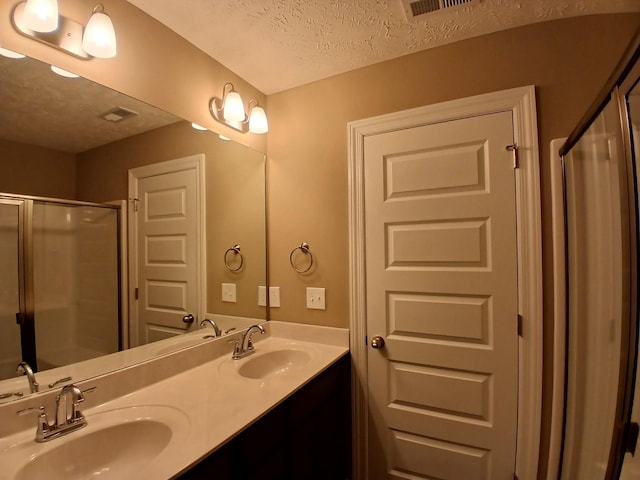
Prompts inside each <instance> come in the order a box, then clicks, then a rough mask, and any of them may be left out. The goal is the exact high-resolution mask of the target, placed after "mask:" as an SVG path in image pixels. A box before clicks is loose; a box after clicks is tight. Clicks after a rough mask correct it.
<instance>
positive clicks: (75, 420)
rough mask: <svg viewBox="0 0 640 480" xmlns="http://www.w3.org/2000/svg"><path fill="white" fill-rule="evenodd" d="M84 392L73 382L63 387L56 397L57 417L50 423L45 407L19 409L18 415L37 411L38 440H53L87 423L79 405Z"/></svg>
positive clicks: (90, 389) (82, 399) (88, 390)
mask: <svg viewBox="0 0 640 480" xmlns="http://www.w3.org/2000/svg"><path fill="white" fill-rule="evenodd" d="M94 389H95V387H93V388H89V389H87V390H85V391H84V392H90V391H93V390H94ZM84 392H83V391H82V390H80V389H79V388H78V387H76V386H75V385H73V384H69V385H65V386H64V387H62V390H61V391H60V395H58V396H57V397H56V419H55V421H53V422H52V423H49V419H48V418H47V414H46V412H45V409H44V407H36V408H33V407H32V408H25V409H24V410H18V415H27V414H29V413H34V412H35V413H37V414H38V427H37V429H36V442H47V441H49V440H53V439H54V438H58V437H61V436H62V435H66V434H68V433H71V432H74V431H76V430H79V429H80V428H82V427H85V426H86V425H87V420H86V418H84V415H83V414H82V413H81V412H80V410H78V405H79V404H80V403H82V402H83V401H84Z"/></svg>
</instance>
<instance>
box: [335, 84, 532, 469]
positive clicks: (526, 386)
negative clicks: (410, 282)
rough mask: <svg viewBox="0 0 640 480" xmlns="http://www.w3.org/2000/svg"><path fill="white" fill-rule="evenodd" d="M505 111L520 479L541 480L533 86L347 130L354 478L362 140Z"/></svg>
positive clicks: (361, 377)
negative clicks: (511, 166) (517, 324)
mask: <svg viewBox="0 0 640 480" xmlns="http://www.w3.org/2000/svg"><path fill="white" fill-rule="evenodd" d="M504 111H510V112H512V115H513V125H514V142H515V144H516V145H517V156H518V163H519V167H518V168H517V169H515V182H516V215H517V249H518V313H519V315H520V316H521V317H522V335H521V336H520V338H519V348H518V363H519V365H518V433H517V450H516V475H517V476H518V477H519V478H536V477H537V472H538V457H539V448H540V446H539V443H540V420H541V410H542V320H543V311H542V220H541V202H540V167H539V163H540V162H539V154H538V131H537V115H536V100H535V87H534V86H526V87H518V88H513V89H509V90H503V91H499V92H494V93H487V94H483V95H477V96H473V97H468V98H463V99H458V100H452V101H447V102H442V103H437V104H434V105H428V106H424V107H418V108H413V109H410V110H404V111H401V112H395V113H390V114H386V115H380V116H377V117H372V118H367V119H364V120H358V121H354V122H350V123H348V125H347V130H348V136H349V177H348V178H349V254H350V255H349V291H350V323H349V327H350V331H351V335H350V349H351V357H352V362H353V376H352V409H353V420H352V422H353V424H352V435H353V437H352V438H353V478H354V480H358V479H366V478H369V476H368V471H367V470H368V458H367V451H368V445H367V444H368V436H367V435H368V407H369V401H368V393H367V392H368V385H367V345H366V338H367V323H366V272H365V267H366V264H365V244H366V242H365V228H364V226H365V223H364V219H365V210H364V209H365V204H364V139H365V137H367V136H370V135H378V134H382V133H387V132H391V131H395V130H400V129H406V128H413V127H418V126H422V125H428V124H432V123H438V122H444V121H451V120H456V119H461V118H465V117H470V116H477V115H485V114H490V113H496V112H504ZM514 321H516V320H515V319H514Z"/></svg>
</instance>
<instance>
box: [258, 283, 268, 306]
mask: <svg viewBox="0 0 640 480" xmlns="http://www.w3.org/2000/svg"><path fill="white" fill-rule="evenodd" d="M258 306H260V307H266V306H267V287H263V286H262V285H259V286H258Z"/></svg>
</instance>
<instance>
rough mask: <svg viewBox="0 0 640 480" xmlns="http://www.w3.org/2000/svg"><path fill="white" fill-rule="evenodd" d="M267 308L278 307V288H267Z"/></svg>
mask: <svg viewBox="0 0 640 480" xmlns="http://www.w3.org/2000/svg"><path fill="white" fill-rule="evenodd" d="M269 306H270V307H279V306H280V287H269Z"/></svg>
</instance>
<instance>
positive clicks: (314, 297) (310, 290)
mask: <svg viewBox="0 0 640 480" xmlns="http://www.w3.org/2000/svg"><path fill="white" fill-rule="evenodd" d="M307 308H312V309H316V310H325V309H326V306H325V294H324V288H317V287H307Z"/></svg>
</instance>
